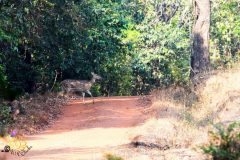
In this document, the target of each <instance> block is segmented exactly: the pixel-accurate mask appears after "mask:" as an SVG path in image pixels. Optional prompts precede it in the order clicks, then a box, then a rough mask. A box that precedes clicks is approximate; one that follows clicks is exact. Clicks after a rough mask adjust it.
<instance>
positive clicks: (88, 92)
mask: <svg viewBox="0 0 240 160" xmlns="http://www.w3.org/2000/svg"><path fill="white" fill-rule="evenodd" d="M86 92H87V94H89V95H90V96H91V97H92V98H93V103H94V97H93V96H92V93H91V92H90V91H89V90H87V91H86Z"/></svg>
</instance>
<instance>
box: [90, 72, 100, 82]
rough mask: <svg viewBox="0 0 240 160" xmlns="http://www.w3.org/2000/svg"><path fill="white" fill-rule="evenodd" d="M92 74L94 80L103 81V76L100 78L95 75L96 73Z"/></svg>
mask: <svg viewBox="0 0 240 160" xmlns="http://www.w3.org/2000/svg"><path fill="white" fill-rule="evenodd" d="M91 74H92V76H93V77H92V78H93V79H96V80H98V79H99V80H101V79H102V77H101V76H99V75H97V74H95V73H93V72H91Z"/></svg>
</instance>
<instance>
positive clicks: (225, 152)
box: [201, 122, 240, 160]
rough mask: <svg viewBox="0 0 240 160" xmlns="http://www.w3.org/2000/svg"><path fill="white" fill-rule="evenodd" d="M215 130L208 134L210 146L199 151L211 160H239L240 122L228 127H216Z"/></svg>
mask: <svg viewBox="0 0 240 160" xmlns="http://www.w3.org/2000/svg"><path fill="white" fill-rule="evenodd" d="M215 128H216V131H211V132H209V136H210V144H209V145H206V146H202V147H201V149H202V150H203V151H204V153H205V154H208V155H211V156H212V159H213V160H239V159H240V122H234V123H231V124H230V125H229V126H228V127H224V126H223V125H216V126H215Z"/></svg>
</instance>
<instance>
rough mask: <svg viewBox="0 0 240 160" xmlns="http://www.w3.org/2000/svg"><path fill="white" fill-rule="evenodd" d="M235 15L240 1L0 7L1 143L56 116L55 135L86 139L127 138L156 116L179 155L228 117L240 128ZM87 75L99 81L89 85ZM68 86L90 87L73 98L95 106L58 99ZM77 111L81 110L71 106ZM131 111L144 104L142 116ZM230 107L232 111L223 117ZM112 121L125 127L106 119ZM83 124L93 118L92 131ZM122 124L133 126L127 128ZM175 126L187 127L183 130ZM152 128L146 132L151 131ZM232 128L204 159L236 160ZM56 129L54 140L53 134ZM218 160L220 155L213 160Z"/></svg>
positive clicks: (113, 0) (58, 1) (43, 1)
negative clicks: (7, 136) (127, 133)
mask: <svg viewBox="0 0 240 160" xmlns="http://www.w3.org/2000/svg"><path fill="white" fill-rule="evenodd" d="M239 13H240V1H239V0H0V141H1V138H2V137H4V134H2V130H4V129H5V128H7V129H8V130H11V129H12V128H14V127H15V128H17V130H23V132H25V131H26V132H29V134H35V133H38V131H39V130H40V129H42V130H44V129H43V126H48V125H49V126H50V124H52V123H50V122H52V121H53V122H55V120H56V119H57V118H59V117H60V120H61V121H62V122H63V126H62V128H66V130H70V131H73V130H74V131H76V132H78V131H79V134H81V133H82V130H83V129H86V130H87V129H89V130H88V131H89V132H90V133H92V132H91V129H92V128H98V129H99V128H101V129H106V128H107V129H109V128H114V127H116V126H117V127H118V128H121V129H122V131H119V133H123V132H124V134H125V130H124V129H126V128H127V127H136V126H131V125H130V124H137V125H140V122H139V121H141V122H142V121H144V122H145V120H146V119H148V118H149V117H148V118H146V119H144V118H145V117H144V116H147V115H148V114H149V113H150V111H149V110H151V116H152V117H154V116H153V114H157V115H155V116H156V117H157V118H156V119H157V120H156V121H157V122H154V125H157V127H161V125H162V124H164V125H165V124H167V125H169V126H168V127H165V126H164V127H163V128H164V129H162V128H160V130H165V129H166V132H167V131H168V130H167V129H169V128H171V129H172V130H171V131H169V134H170V135H171V134H173V133H174V134H175V132H176V135H178V134H179V137H181V138H182V139H181V140H179V141H180V142H179V143H181V144H182V146H184V145H185V144H187V145H189V144H190V142H189V143H188V142H187V141H188V139H187V138H186V137H184V136H182V135H180V134H183V135H187V137H188V138H189V137H190V138H193V137H194V138H195V137H197V138H199V137H201V136H199V132H200V130H201V129H199V128H201V127H202V130H204V133H207V129H208V128H207V127H206V126H207V125H210V124H215V122H218V119H217V118H219V117H220V118H219V119H221V118H222V119H221V120H222V121H220V120H219V121H220V122H223V119H224V118H223V117H225V115H228V116H229V117H230V115H232V116H233V115H234V116H235V117H234V118H232V117H230V118H229V117H228V116H226V117H228V118H229V119H230V120H231V122H232V120H234V121H235V120H239V121H240V118H239V115H237V114H240V110H239V109H238V110H237V107H233V106H238V107H239V102H240V100H239V102H236V101H237V100H238V97H240V92H239V90H240V85H239V84H240V83H238V82H237V81H239V78H240V77H239V76H238V75H239V73H240V72H238V71H235V69H236V68H237V67H239V64H240V63H239V60H240V14H239ZM213 72H214V73H215V72H216V74H212V73H213ZM207 75H210V76H209V77H210V78H209V77H207ZM94 76H95V77H98V78H96V79H99V80H97V81H96V83H95V79H92V77H94ZM206 77H207V78H206ZM208 78H209V79H208ZM91 79H92V80H91ZM100 79H101V80H100ZM64 80H67V81H64ZM68 80H70V81H71V80H72V81H74V80H85V81H82V82H84V83H85V84H89V83H90V87H89V90H88V89H85V90H80V91H81V92H85V91H86V93H88V94H89V92H90V91H91V92H90V94H89V95H88V97H87V98H86V99H87V100H89V99H90V98H93V97H95V98H96V99H97V100H96V101H95V102H96V103H95V104H94V103H93V104H90V103H89V104H88V103H87V104H85V103H84V101H83V102H82V101H81V102H80V99H78V100H75V101H73V102H72V101H70V100H69V99H68V100H66V99H64V98H65V97H61V98H59V97H60V96H59V95H60V94H59V93H61V92H62V90H63V86H62V84H63V82H64V83H66V85H68V82H69V83H70V81H68ZM90 80H91V81H90ZM203 81H204V82H203ZM235 81H236V82H235ZM205 82H206V83H205ZM92 84H94V85H92ZM71 85H72V84H71ZM71 85H70V87H71ZM91 85H92V86H91ZM233 85H234V86H233ZM90 89H91V90H90ZM91 93H92V94H91ZM76 94H77V95H79V94H78V92H76ZM84 94H85V93H84ZM80 96H81V95H80ZM90 96H92V97H90ZM89 97H90V98H89ZM136 97H138V98H139V99H138V100H136V99H134V98H136ZM149 97H150V98H149ZM151 97H155V99H154V98H153V99H151ZM156 97H157V98H156ZM78 98H79V97H78ZM80 98H81V97H80ZM105 98H106V99H105ZM114 98H115V99H114ZM176 99H178V101H176ZM83 100H84V96H83ZM75 102H76V104H79V106H77V105H76V104H75V106H74V104H73V103H75ZM93 102H94V99H93ZM124 102H125V103H124ZM165 102H166V103H165ZM235 102H236V104H235ZM138 103H140V104H141V105H143V106H141V105H140V106H141V107H142V108H141V109H139V108H138V105H139V104H138ZM66 104H69V106H68V107H69V108H68V109H66V110H62V108H61V107H65V108H67V107H66ZM101 105H102V106H101ZM104 105H105V106H104ZM86 106H87V107H86ZM103 106H104V107H103ZM116 106H117V107H116ZM149 106H150V107H149ZM156 106H158V107H156ZM172 106H173V107H172ZM228 106H229V108H230V109H229V108H228V109H226V108H227V107H228ZM14 107H15V108H14ZM101 107H102V108H101ZM131 107H132V108H131ZM148 107H149V110H148V111H146V112H145V109H146V108H148ZM154 107H155V108H154ZM164 107H166V108H167V109H165V110H164V109H163V108H164ZM171 107H172V108H173V109H172V108H171ZM178 107H179V108H178ZM169 108H170V109H169ZM130 109H132V110H131V111H129V110H130ZM197 109H199V110H197ZM224 109H226V110H224ZM139 110H141V112H140V111H139ZM153 110H154V111H153ZM110 111H112V112H113V113H110ZM117 111H119V112H117ZM160 111H161V112H160ZM227 111H229V112H230V111H232V112H231V113H228V112H227ZM61 112H65V113H66V112H67V114H68V116H66V117H67V118H69V117H70V118H71V117H73V118H74V117H75V118H78V119H77V120H75V119H67V120H66V119H61V114H60V113H61ZM115 112H117V113H116V114H118V115H119V116H120V117H121V116H123V117H122V119H121V118H120V119H115V120H114V118H113V120H110V118H112V116H113V115H115V114H114V113H115ZM143 112H144V113H143ZM170 112H171V113H170ZM88 113H89V115H88ZM120 113H121V114H120ZM101 114H103V115H101ZM221 114H223V115H224V116H222V117H221ZM69 115H70V116H69ZM159 115H160V116H159ZM161 115H163V117H164V116H166V117H167V118H166V119H171V118H172V117H171V116H172V115H173V117H174V118H173V119H174V120H173V122H172V123H171V124H170V122H169V121H171V120H172V119H171V120H169V121H167V122H165V121H163V122H159V121H162V120H163V119H161V118H162V117H161ZM217 115H218V116H217ZM98 116H99V117H98ZM101 116H102V117H107V118H108V119H107V118H106V119H101V118H102V117H101ZM200 116H203V117H200ZM63 117H64V116H63ZM66 117H65V118H66ZM89 117H90V118H91V117H95V118H96V117H97V118H99V119H98V121H97V120H96V122H95V121H94V122H93V121H89V119H88V118H89ZM124 117H125V118H126V117H127V118H130V119H129V120H128V121H127V120H126V121H124V120H123V119H124ZM134 117H137V118H135V119H134ZM152 117H151V118H152ZM159 117H161V118H160V119H158V118H159ZM216 117H217V118H216ZM236 117H237V118H238V119H237V118H236ZM85 118H86V119H85ZM115 118H116V117H115ZM229 119H226V121H227V120H229ZM80 120H82V121H86V124H85V122H84V124H81V123H83V122H82V121H81V122H80ZM224 120H225V119H224ZM121 121H123V122H122V123H120V122H121ZM68 122H72V123H73V124H74V123H77V124H79V125H72V124H68ZM98 122H99V123H98ZM100 122H101V123H102V124H104V125H103V126H101V125H102V124H101V123H100ZM125 122H126V123H127V122H129V124H127V125H125ZM182 122H183V123H184V124H185V122H187V124H188V125H189V124H192V126H191V127H189V126H188V127H186V126H185V125H184V126H183V125H182ZM224 122H225V121H224ZM105 123H106V124H105ZM152 123H153V122H152ZM80 124H81V125H82V126H80ZM144 124H145V123H144ZM158 124H159V125H158ZM172 124H175V126H174V127H176V126H177V127H176V128H177V129H175V128H174V127H173V126H172ZM71 125H72V126H71ZM146 125H148V122H146ZM149 125H153V124H151V123H150V122H149ZM16 126H19V127H16ZM56 126H57V127H59V126H60V125H56ZM56 126H55V129H56ZM89 126H90V127H89ZM93 126H95V127H93ZM106 126H107V127H106ZM236 126H237V127H239V126H240V122H239V123H238V124H235V123H234V124H232V125H230V128H229V129H227V130H226V134H225V133H224V129H223V128H221V127H220V128H218V130H219V135H213V137H215V138H216V137H217V138H218V139H217V138H216V139H217V140H219V139H221V138H222V139H223V141H221V142H222V143H219V144H223V147H222V146H220V147H219V146H218V147H219V148H220V149H219V148H217V149H216V146H214V145H213V144H214V143H215V142H216V141H214V140H216V139H214V138H213V143H211V145H210V147H208V148H207V147H206V148H204V147H202V148H203V150H204V152H205V153H208V154H209V153H211V154H212V155H213V157H214V156H215V157H218V156H219V155H223V157H224V156H225V158H226V157H228V156H230V154H231V156H232V157H235V158H229V160H239V159H238V158H239V157H240V153H239V148H237V147H236V146H238V147H239V146H240V140H239V137H240V132H237V135H236V137H234V136H232V135H231V134H232V131H235V130H234V129H233V128H234V127H236ZM68 127H76V128H68ZM77 127H79V128H77ZM81 127H82V128H81ZM84 127H85V128H84ZM91 127H92V128H91ZM117 127H116V128H117ZM142 127H144V126H142ZM157 127H152V128H154V129H157ZM59 128H61V126H60V127H59ZM59 128H57V129H59ZM189 128H190V129H189ZM196 128H198V129H196ZM7 129H6V130H7ZM45 129H46V128H45ZM57 129H56V130H55V132H57V133H56V134H60V133H58V130H57ZM154 129H153V130H154ZM174 129H175V130H174ZM181 129H182V130H181ZM140 130H141V129H140ZM143 130H144V129H143ZM173 130H174V131H173ZM183 130H184V131H183ZM189 130H191V131H194V132H198V133H196V134H195V133H193V134H192V135H189V134H190V133H192V132H190V131H189ZM59 132H60V131H59ZM116 132H118V131H116ZM147 132H148V134H150V133H149V131H147ZM104 133H105V130H104ZM106 133H109V135H108V136H107V138H105V139H107V140H108V137H109V136H112V134H114V133H115V131H112V130H111V131H108V132H106ZM152 133H155V134H157V131H156V132H152ZM211 133H212V132H211ZM74 135H76V134H74ZM74 135H73V137H72V138H73V141H74V138H76V137H74ZM86 135H87V134H86ZM89 135H91V134H89ZM93 135H94V136H95V132H94V133H93ZM106 135H107V134H106ZM94 136H93V137H94ZM154 136H155V135H154ZM157 136H160V134H157ZM221 136H222V137H221ZM224 136H225V137H224ZM96 137H97V136H95V137H94V138H96ZM113 137H114V136H113ZM136 137H138V136H136ZM139 137H141V136H139ZM170 137H171V136H166V137H165V139H167V140H168V139H169V138H170ZM175 137H177V136H175V135H174V136H173V139H174V138H175ZM219 137H220V138H219ZM82 138H83V137H82ZM94 138H92V139H94ZM184 138H185V139H184ZM237 138H238V140H237V142H236V141H235V139H237ZM63 139H64V138H63ZM76 139H77V138H76ZM85 139H86V138H83V140H85ZM90 139H91V138H90ZM103 139H104V138H103ZM119 139H121V138H119ZM160 139H161V138H160ZM200 139H201V138H200ZM52 140H54V138H52ZM107 140H106V141H107ZM144 140H145V139H144ZM201 140H202V139H201ZM150 141H151V140H150ZM107 142H108V141H107ZM148 142H149V141H148ZM166 142H169V143H168V145H167V149H165V148H164V147H166V146H164V147H162V146H161V145H160V146H159V144H156V145H155V141H154V142H151V143H150V145H148V143H147V142H146V143H145V142H142V141H141V142H138V141H137V142H136V143H135V141H133V142H132V143H131V144H133V145H136V144H138V145H139V144H142V146H145V147H148V148H151V147H152V146H151V145H152V144H154V145H155V148H158V149H159V148H161V147H162V148H164V149H162V148H161V149H162V150H164V151H165V150H168V149H169V150H170V149H172V148H174V147H175V146H174V145H173V140H172V139H171V145H172V146H170V145H169V144H170V140H169V141H166ZM176 142H178V140H176ZM185 142H186V143H185ZM228 142H229V145H228ZM230 142H231V143H230ZM41 143H43V141H42V142H41ZM86 143H87V142H86ZM109 143H110V142H109ZM183 143H184V144H183ZM191 143H194V142H191ZM34 144H36V143H34ZM161 144H162V143H161ZM225 144H227V145H225ZM232 144H233V146H234V147H235V148H234V147H233V148H234V149H236V148H237V149H236V152H235V150H234V149H232V148H231V147H232V146H231V145H232ZM236 144H237V145H236ZM87 145H89V144H87ZM87 145H86V146H87ZM177 145H178V144H176V146H177ZM212 145H213V146H212ZM149 146H150V147H149ZM189 146H190V145H189ZM189 146H188V147H189ZM229 146H230V147H229ZM68 147H69V146H68ZM214 147H215V148H214ZM221 147H222V148H221ZM224 147H226V148H224ZM36 148H37V147H36ZM152 148H154V147H152ZM152 148H151V149H152ZM229 148H230V149H229ZM0 149H1V148H0ZM33 149H34V146H33ZM174 149H175V148H174ZM221 149H222V150H221ZM228 149H229V150H228ZM226 150H228V152H225V151H226ZM191 151H192V150H191ZM218 151H219V152H218ZM29 152H30V154H31V150H30V151H29ZM33 153H34V151H33ZM171 154H172V153H171ZM171 154H170V155H171ZM130 155H131V154H130ZM30 156H32V155H30ZM107 156H109V158H108V160H115V159H114V157H113V158H112V159H111V156H112V155H111V154H109V155H107ZM218 158H219V157H218ZM225 158H222V159H221V156H220V158H219V159H217V158H216V160H223V159H224V160H226V159H225ZM0 159H1V156H0ZM40 159H41V158H40ZM53 159H54V158H53ZM55 159H57V158H55ZM133 159H134V158H133ZM180 159H181V158H180ZM197 159H198V158H197ZM116 160H122V159H121V158H120V159H117V158H116ZM134 160H135V159H134ZM164 160H165V159H164ZM169 160H172V159H171V158H169ZM199 160H200V159H199Z"/></svg>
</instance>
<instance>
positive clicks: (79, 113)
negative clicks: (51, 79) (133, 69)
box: [0, 97, 147, 160]
mask: <svg viewBox="0 0 240 160" xmlns="http://www.w3.org/2000/svg"><path fill="white" fill-rule="evenodd" d="M141 110H142V106H141V104H139V101H138V97H110V98H97V99H95V104H92V101H91V100H90V99H87V101H86V103H85V104H83V103H82V102H81V100H75V101H72V102H71V103H70V104H69V105H67V106H64V108H63V115H62V116H61V118H60V119H58V120H57V121H56V123H55V124H54V125H53V126H52V127H51V128H49V129H48V130H46V131H44V132H43V133H41V134H38V135H34V136H30V137H27V139H28V141H27V144H28V145H29V146H32V149H31V150H30V151H29V152H28V153H27V154H26V155H25V156H24V157H22V158H21V159H24V160H99V159H102V157H103V154H104V153H107V151H108V149H109V148H112V147H116V146H118V145H123V144H127V143H129V134H128V133H129V130H130V129H131V128H132V127H135V126H137V125H140V124H141V123H142V122H144V121H145V120H146V119H147V116H146V115H144V114H143V113H142V112H141ZM0 154H2V155H3V154H5V155H6V156H7V157H8V158H7V159H9V160H16V159H19V158H18V157H16V156H12V155H10V153H0Z"/></svg>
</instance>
